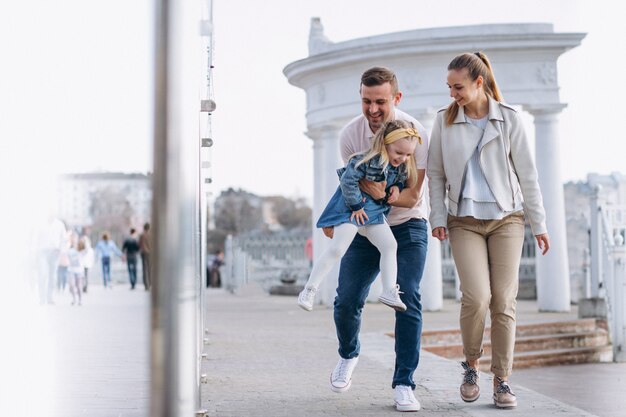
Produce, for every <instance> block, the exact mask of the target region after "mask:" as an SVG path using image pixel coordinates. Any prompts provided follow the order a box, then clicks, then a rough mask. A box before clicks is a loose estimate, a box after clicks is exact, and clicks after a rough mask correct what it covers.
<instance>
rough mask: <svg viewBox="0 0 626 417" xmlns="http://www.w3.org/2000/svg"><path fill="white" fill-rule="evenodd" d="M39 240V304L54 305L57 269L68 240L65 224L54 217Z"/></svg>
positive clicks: (50, 219)
mask: <svg viewBox="0 0 626 417" xmlns="http://www.w3.org/2000/svg"><path fill="white" fill-rule="evenodd" d="M41 232H42V233H41V238H40V239H39V243H40V245H41V246H40V249H39V282H38V287H39V303H40V304H54V302H53V299H52V292H53V290H54V287H55V284H56V280H57V267H58V266H59V255H60V253H61V247H62V246H63V245H64V243H65V240H66V230H65V224H64V223H63V222H62V221H61V220H59V219H57V218H54V217H50V218H49V220H48V224H47V225H46V227H45V228H44V229H43V230H42V231H41Z"/></svg>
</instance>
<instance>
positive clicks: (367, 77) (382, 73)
mask: <svg viewBox="0 0 626 417" xmlns="http://www.w3.org/2000/svg"><path fill="white" fill-rule="evenodd" d="M385 83H389V84H391V94H393V95H396V93H397V92H398V79H397V78H396V74H395V73H394V72H393V71H392V70H390V69H389V68H385V67H373V68H370V69H368V70H367V71H365V72H364V73H363V75H361V84H362V85H364V86H366V87H373V86H376V85H383V84H385Z"/></svg>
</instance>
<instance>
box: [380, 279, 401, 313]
mask: <svg viewBox="0 0 626 417" xmlns="http://www.w3.org/2000/svg"><path fill="white" fill-rule="evenodd" d="M400 294H402V293H401V292H400V286H399V285H397V284H396V286H395V287H393V288H391V289H389V290H387V291H383V293H382V294H381V295H380V297H378V301H380V302H381V303H383V304H385V305H388V306H389V307H391V308H393V309H394V310H396V311H406V304H404V303H403V302H402V300H401V299H400Z"/></svg>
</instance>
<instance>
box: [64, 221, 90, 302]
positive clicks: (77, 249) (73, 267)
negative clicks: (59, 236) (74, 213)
mask: <svg viewBox="0 0 626 417" xmlns="http://www.w3.org/2000/svg"><path fill="white" fill-rule="evenodd" d="M70 242H71V246H70V248H69V250H68V252H67V257H68V259H69V268H68V278H69V284H70V292H71V293H72V305H76V304H78V305H82V297H81V288H82V286H83V278H84V276H85V255H86V251H85V242H84V240H82V239H79V238H78V235H77V234H75V233H72V234H71V237H70Z"/></svg>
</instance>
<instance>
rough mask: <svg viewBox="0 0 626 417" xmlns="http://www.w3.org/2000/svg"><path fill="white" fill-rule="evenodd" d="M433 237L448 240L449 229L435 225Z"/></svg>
mask: <svg viewBox="0 0 626 417" xmlns="http://www.w3.org/2000/svg"><path fill="white" fill-rule="evenodd" d="M433 237H436V238H437V239H439V240H446V239H447V238H448V229H446V228H445V227H435V228H434V229H433Z"/></svg>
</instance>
